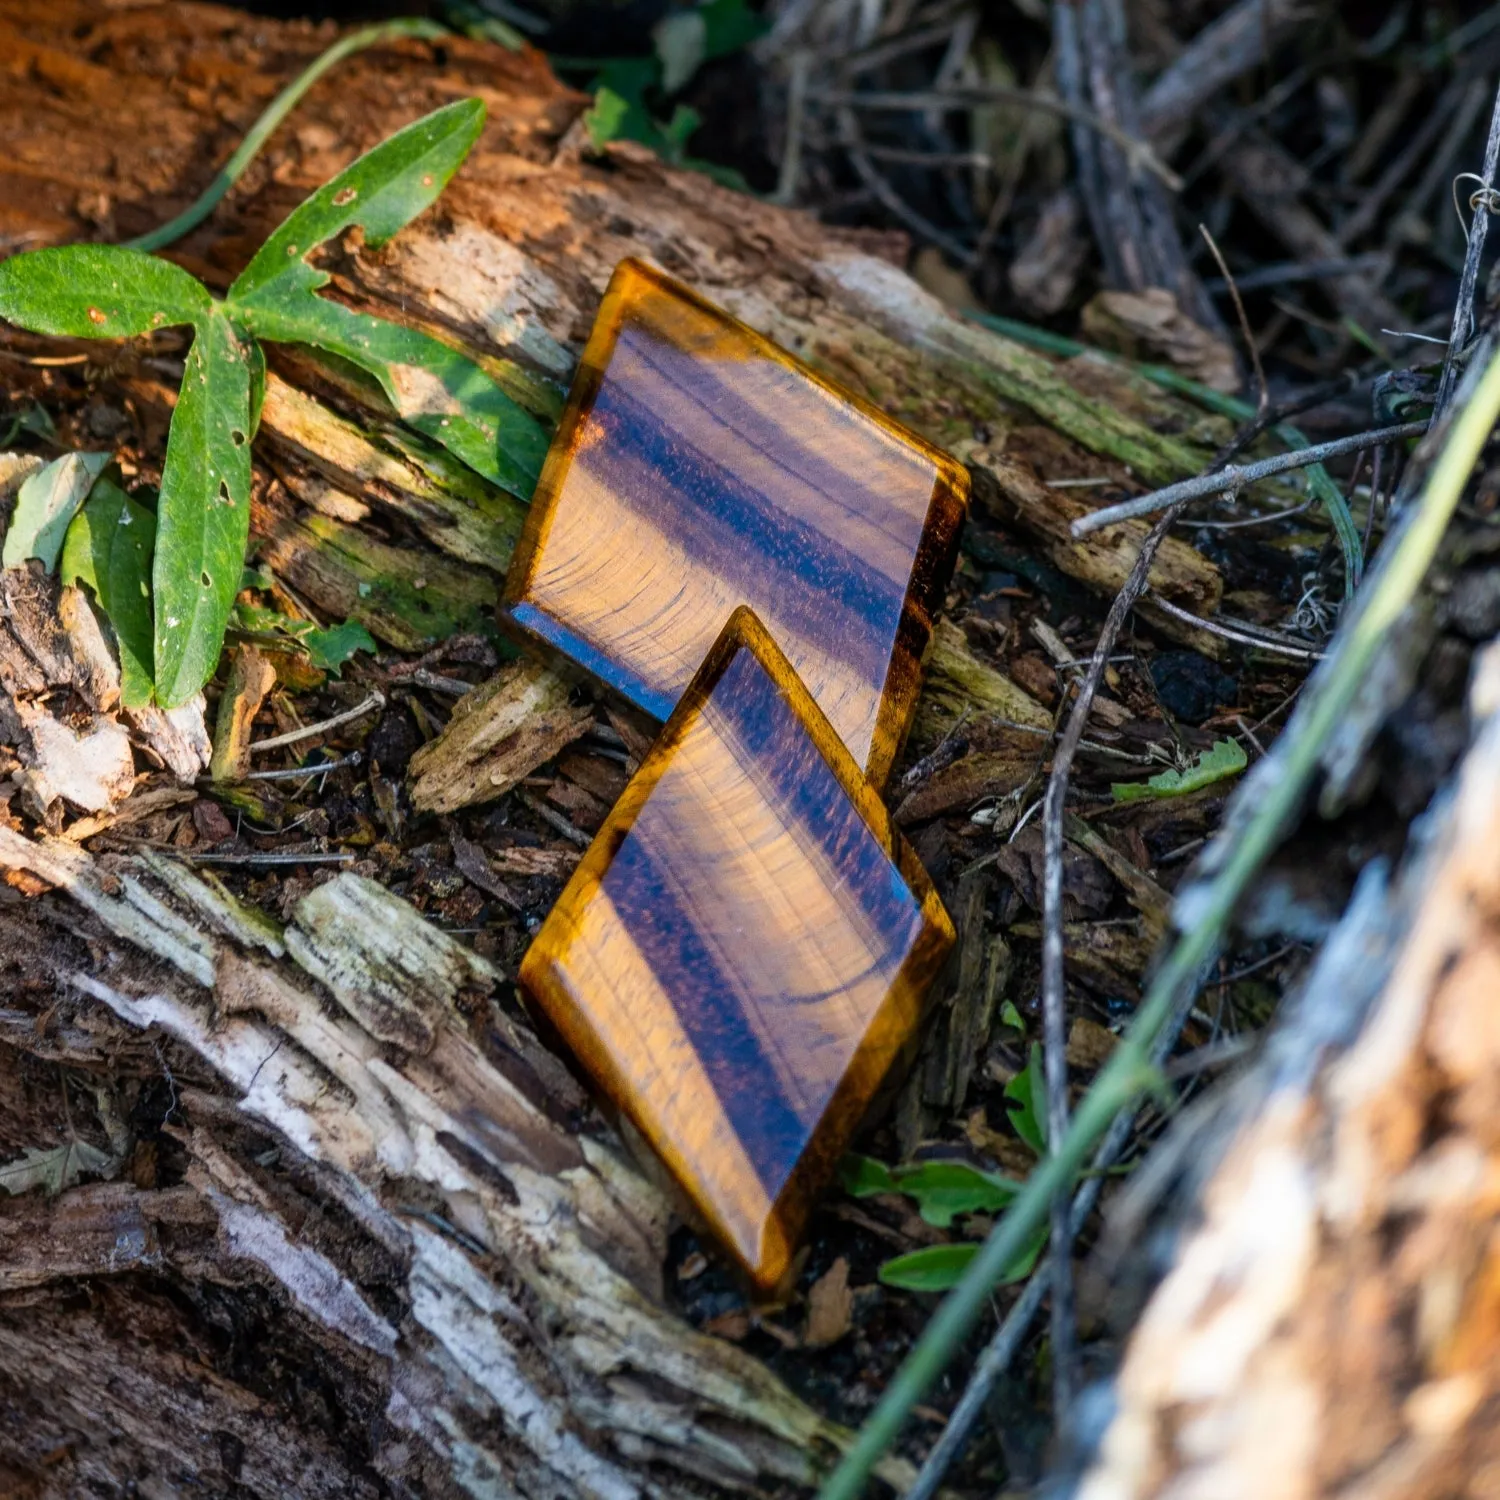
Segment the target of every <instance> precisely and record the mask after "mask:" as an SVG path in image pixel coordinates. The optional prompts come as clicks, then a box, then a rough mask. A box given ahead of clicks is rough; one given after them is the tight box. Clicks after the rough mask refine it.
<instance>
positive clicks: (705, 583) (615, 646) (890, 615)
mask: <svg viewBox="0 0 1500 1500" xmlns="http://www.w3.org/2000/svg"><path fill="white" fill-rule="evenodd" d="M968 484H969V480H968V473H967V471H966V470H965V469H964V468H963V467H962V465H960V464H959V463H957V462H956V461H955V460H954V459H952V458H950V457H949V456H948V455H947V454H945V453H943V452H941V451H940V450H938V449H936V448H934V447H932V446H931V445H930V444H929V443H926V442H924V441H923V440H922V439H921V438H919V437H917V436H915V435H914V434H913V433H910V432H908V431H907V430H906V429H905V428H903V427H901V426H900V425H899V424H897V423H895V422H893V421H891V420H890V419H889V418H888V417H886V416H884V415H883V414H882V413H881V412H879V411H878V410H877V409H876V408H874V407H873V406H871V405H869V404H868V403H867V402H864V401H861V400H859V399H858V398H856V397H854V396H852V395H850V394H848V393H847V392H844V391H841V390H839V389H838V388H837V387H836V386H834V385H832V384H830V383H829V382H827V381H825V380H823V379H822V378H821V377H820V376H818V375H816V374H814V373H813V372H812V371H811V370H809V369H808V368H807V367H806V366H805V365H803V364H802V363H800V362H799V361H798V360H796V359H794V358H793V357H792V356H791V355H789V354H787V353H786V352H785V351H784V350H782V349H779V348H777V347H776V345H774V344H773V343H771V342H770V341H769V340H767V339H765V338H762V337H761V336H760V335H759V334H758V333H755V332H754V331H753V330H752V329H749V328H747V327H745V326H744V325H743V324H741V323H738V322H736V321H735V320H734V319H733V318H731V317H730V316H729V315H728V314H727V313H725V312H723V311H721V310H720V309H719V308H716V307H714V306H712V305H711V304H710V303H707V302H705V301H703V300H702V299H701V298H699V297H697V296H695V295H694V294H693V293H692V292H690V291H688V290H687V288H685V287H682V286H679V285H678V284H677V283H676V282H674V281H672V280H671V278H669V277H667V276H664V275H663V274H662V273H660V272H659V271H656V270H654V269H652V268H650V267H648V266H645V265H642V264H640V263H639V262H637V261H629V260H627V261H623V262H622V263H621V264H620V265H619V267H617V269H616V270H615V274H614V277H613V279H612V280H611V281H610V284H609V290H608V291H607V292H606V294H605V297H604V304H603V306H602V307H601V308H600V311H599V316H598V319H597V320H596V322H595V324H594V330H593V333H592V334H591V336H590V338H589V342H588V347H587V348H586V349H585V350H584V355H583V362H582V365H581V367H580V369H579V372H578V375H577V378H576V379H575V381H574V384H573V390H572V393H571V395H570V397H569V399H568V405H567V410H566V411H565V413H564V415H563V420H562V424H561V426H560V427H559V429H558V433H557V436H556V438H555V439H554V440H553V443H552V448H551V450H550V452H549V454H548V457H547V462H546V466H545V467H544V469H543V471H542V477H541V482H540V484H539V485H538V487H537V491H536V495H535V498H534V499H533V501H532V506H531V512H530V515H529V516H528V519H527V523H526V528H525V531H524V533H523V535H522V537H521V541H520V543H519V545H518V547H517V549H516V555H515V558H514V560H513V561H512V564H511V570H510V576H509V578H508V580H507V583H506V594H505V598H506V603H507V605H508V606H509V613H510V617H511V618H512V619H513V620H514V621H515V622H516V623H517V624H518V625H519V626H521V627H523V628H524V629H525V630H527V631H529V632H531V633H532V634H534V635H535V636H538V637H540V638H541V639H542V640H544V641H546V642H548V643H549V644H550V645H551V646H553V647H554V648H556V649H557V650H559V651H561V652H562V653H563V654H564V655H566V656H568V657H570V658H572V660H574V661H575V662H577V663H578V664H579V665H581V666H583V667H584V668H586V669H587V670H588V671H589V672H591V673H592V674H593V675H594V676H595V677H597V678H599V679H601V680H602V681H604V682H605V683H606V684H608V685H609V686H610V687H613V688H615V689H616V690H617V691H619V692H621V693H623V694H624V695H625V696H626V697H627V698H629V699H631V700H632V701H634V702H635V703H636V704H637V705H638V706H639V707H641V708H643V709H645V710H646V711H647V712H648V713H651V714H653V715H655V716H656V717H657V718H659V719H664V718H665V717H666V716H667V715H668V714H669V713H670V712H671V710H672V707H673V705H674V704H675V703H676V702H677V699H678V698H679V697H680V696H681V693H682V690H683V689H684V688H685V687H686V686H687V683H688V681H689V679H690V678H691V677H692V675H693V673H694V672H696V671H697V669H698V665H699V663H700V662H701V661H702V660H703V657H704V654H705V652H707V650H708V648H709V647H710V645H712V644H713V641H714V638H715V637H716V636H717V635H718V633H719V631H720V630H721V629H722V628H723V626H724V622H725V620H727V619H728V618H729V614H730V611H731V610H733V609H734V608H735V607H736V606H737V605H740V604H747V605H749V606H750V607H751V608H753V609H754V610H755V612H756V613H757V614H758V615H759V616H760V618H761V620H762V621H763V622H764V623H765V626H766V629H767V630H769V631H770V632H771V634H772V635H773V636H774V637H775V638H776V640H777V642H778V643H779V644H780V646H781V647H782V649H783V650H784V651H785V652H786V654H787V656H788V658H789V659H790V660H791V663H792V665H793V666H794V667H795V668H796V670H797V673H798V675H799V676H800V677H801V678H802V680H803V682H804V683H806V684H807V687H808V690H809V691H810V692H811V693H812V695H813V697H814V698H815V699H816V700H817V701H818V704H819V706H820V707H821V708H822V709H823V712H824V713H825V714H826V715H827V716H828V719H829V721H830V722H831V723H832V725H833V727H834V729H835V730H836V731H837V732H838V734H839V735H840V737H841V738H842V739H843V741H844V743H845V745H847V746H848V748H849V751H850V753H851V754H852V755H853V756H854V758H855V760H856V761H858V762H859V764H860V765H861V766H862V767H863V768H864V769H865V771H866V772H867V773H868V774H869V776H870V777H871V778H872V779H873V780H874V781H875V782H876V783H877V784H880V783H883V782H884V780H885V776H886V773H887V772H888V771H889V770H890V767H891V763H892V762H893V761H894V760H895V758H896V755H897V753H898V752H899V750H900V748H901V742H902V740H903V738H904V737H905V734H906V730H907V727H908V726H909V724H910V722H911V716H912V712H913V710H914V709H915V707H916V700H917V692H918V689H919V686H920V666H921V657H922V653H923V651H924V650H925V648H926V645H927V639H928V635H929V633H930V631H931V628H932V617H933V613H934V611H935V610H936V609H937V607H938V605H939V604H940V603H941V599H942V593H943V590H944V589H945V588H946V586H947V583H948V579H949V576H950V574H951V572H952V567H953V559H954V554H955V548H956V544H957V539H958V531H959V527H960V525H961V523H962V520H963V516H964V508H965V502H966V499H967V496H968Z"/></svg>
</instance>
